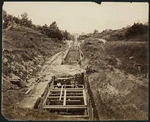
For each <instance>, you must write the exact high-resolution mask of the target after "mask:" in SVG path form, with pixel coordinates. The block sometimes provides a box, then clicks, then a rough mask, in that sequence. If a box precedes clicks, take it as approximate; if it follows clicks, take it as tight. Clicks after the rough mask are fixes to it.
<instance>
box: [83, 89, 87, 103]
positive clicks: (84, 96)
mask: <svg viewBox="0 0 150 122" xmlns="http://www.w3.org/2000/svg"><path fill="white" fill-rule="evenodd" d="M83 99H84V105H87V101H86V93H85V90H83Z"/></svg>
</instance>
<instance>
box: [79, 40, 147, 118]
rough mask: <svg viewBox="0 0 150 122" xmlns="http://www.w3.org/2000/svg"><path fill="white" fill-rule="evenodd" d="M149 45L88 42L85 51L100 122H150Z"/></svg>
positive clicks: (85, 44)
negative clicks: (149, 91)
mask: <svg viewBox="0 0 150 122" xmlns="http://www.w3.org/2000/svg"><path fill="white" fill-rule="evenodd" d="M147 45H148V44H147V43H136V42H134V43H133V42H128V43H125V42H108V43H106V44H103V43H100V42H98V41H96V40H95V41H94V40H92V41H91V40H90V39H87V40H85V41H84V43H83V45H82V51H83V54H84V57H85V58H86V59H87V60H85V62H87V61H88V67H87V74H88V79H89V84H90V87H91V90H92V92H93V95H94V101H95V104H96V106H97V110H98V115H99V119H100V120H146V119H148V78H147V77H146V76H145V74H146V73H147V68H148V67H147V65H144V64H147V51H148V48H147ZM131 57H134V58H131ZM129 59H131V60H129ZM133 62H134V63H133ZM134 64H140V65H139V66H140V68H141V67H142V68H143V70H142V68H141V69H140V70H139V69H138V68H137V67H136V66H135V67H134V66H133V65H134Z"/></svg>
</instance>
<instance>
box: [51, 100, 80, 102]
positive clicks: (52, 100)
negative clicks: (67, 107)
mask: <svg viewBox="0 0 150 122" xmlns="http://www.w3.org/2000/svg"><path fill="white" fill-rule="evenodd" d="M50 101H56V100H50ZM60 101H63V100H60ZM68 101H69V102H80V101H81V100H66V102H68Z"/></svg>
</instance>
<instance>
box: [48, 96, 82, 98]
mask: <svg viewBox="0 0 150 122" xmlns="http://www.w3.org/2000/svg"><path fill="white" fill-rule="evenodd" d="M48 98H59V96H49V97H48ZM62 98H64V96H62ZM66 98H83V96H66Z"/></svg>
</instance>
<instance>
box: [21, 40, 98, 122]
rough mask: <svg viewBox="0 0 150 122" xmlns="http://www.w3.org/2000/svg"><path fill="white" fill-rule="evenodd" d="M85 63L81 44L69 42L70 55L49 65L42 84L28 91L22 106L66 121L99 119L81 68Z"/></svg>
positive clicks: (67, 53) (44, 69) (61, 55)
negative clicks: (66, 119)
mask: <svg viewBox="0 0 150 122" xmlns="http://www.w3.org/2000/svg"><path fill="white" fill-rule="evenodd" d="M82 59H83V54H82V52H81V50H80V44H79V42H78V41H77V40H75V41H72V42H68V48H67V49H66V51H64V52H60V53H58V54H56V55H55V56H54V57H52V58H51V59H50V60H48V61H47V62H46V64H47V65H46V66H45V67H44V68H43V69H42V70H41V73H39V78H38V80H40V81H41V82H39V83H37V84H36V85H34V87H32V89H31V88H30V89H29V90H28V92H27V97H26V98H25V99H24V100H23V101H22V104H21V105H22V106H24V107H30V108H31V107H32V108H36V109H44V110H47V111H49V112H54V113H57V115H58V116H59V117H62V118H70V119H71V118H77V119H81V120H94V119H96V117H95V116H96V114H95V113H94V109H95V107H93V101H92V99H91V95H89V87H88V82H87V77H86V73H85V70H84V69H82V68H81V67H80V65H81V62H82ZM29 102H30V103H29Z"/></svg>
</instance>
